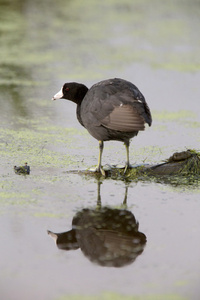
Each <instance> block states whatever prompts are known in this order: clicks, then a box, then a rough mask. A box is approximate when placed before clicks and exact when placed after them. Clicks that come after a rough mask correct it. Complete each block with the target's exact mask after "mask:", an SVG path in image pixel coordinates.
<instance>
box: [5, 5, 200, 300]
mask: <svg viewBox="0 0 200 300" xmlns="http://www.w3.org/2000/svg"><path fill="white" fill-rule="evenodd" d="M88 7H89V8H90V9H88ZM47 8H48V9H47ZM155 8H156V9H155ZM199 14H200V10H199V3H198V1H195V0H194V1H189V2H188V1H178V0H176V1H167V2H161V1H156V0H154V1H153V2H152V1H151V3H149V1H147V0H143V1H136V0H134V1H130V0H125V1H123V3H121V1H112V0H109V1H108V0H107V1H101V2H98V1H90V0H87V1H84V2H81V1H78V0H76V1H62V0H60V1H56V2H54V1H48V2H47V1H42V3H41V2H39V1H25V0H24V1H19V0H17V1H15V3H12V1H7V2H4V3H1V4H0V16H1V18H0V20H1V21H0V42H1V48H0V74H1V77H0V103H1V110H0V117H1V127H0V154H1V155H0V165H1V170H0V207H1V209H0V225H1V256H0V269H1V272H0V296H1V298H2V299H8V300H13V299H15V300H18V299H25V298H28V299H30V300H32V299H43V300H58V299H60V300H61V299H63V300H64V299H80V298H82V299H94V298H95V299H98V298H99V299H125V300H126V299H144V300H145V299H164V300H165V299H167V300H168V299H170V300H171V299H176V300H178V299H188V300H196V299H199V294H200V288H199V277H200V260H199V253H200V243H199V239H198V237H199V234H200V229H199V228H200V227H199V220H200V202H199V198H200V197H199V195H200V190H199V183H198V182H191V181H190V182H188V184H181V182H180V184H178V183H177V182H176V183H173V182H171V184H170V183H169V184H167V183H164V182H162V181H161V180H160V182H158V181H157V182H156V181H144V180H138V181H133V182H126V181H122V180H111V179H101V182H102V184H101V189H100V195H101V205H102V208H103V207H105V206H109V207H110V208H112V209H114V208H118V209H126V210H128V211H130V212H131V213H132V214H133V215H134V217H135V219H136V220H137V221H138V222H139V231H140V232H141V233H143V234H144V235H145V236H146V239H147V242H146V245H145V247H144V249H143V252H142V253H141V254H140V255H138V256H137V257H136V259H135V260H134V261H132V263H129V264H128V265H126V266H121V267H119V268H116V267H113V266H104V267H102V266H100V265H99V264H98V263H97V262H92V261H91V259H90V257H89V256H85V255H84V254H83V251H81V249H80V248H79V249H77V250H69V251H63V250H59V249H58V248H57V247H56V245H55V243H54V242H53V240H52V239H51V237H50V236H49V235H48V234H47V230H51V231H53V232H65V231H69V230H71V228H72V220H73V218H74V216H75V215H76V214H77V212H78V211H81V210H82V209H84V208H90V209H96V207H97V202H98V180H97V179H96V178H93V176H83V175H80V174H77V173H73V172H71V171H74V170H85V169H87V168H88V167H92V166H94V165H95V164H96V163H97V157H98V143H97V141H96V140H94V139H93V138H92V137H91V136H90V135H89V134H88V133H87V132H86V131H85V130H84V128H82V127H81V126H80V125H79V123H78V122H77V120H76V116H75V106H74V104H73V103H70V102H66V101H64V100H61V101H54V102H52V101H51V100H50V99H51V98H52V96H53V95H54V94H55V93H56V92H57V91H58V90H59V89H60V87H61V86H62V84H63V83H64V82H65V81H68V80H73V81H79V82H83V83H85V84H86V85H88V86H91V85H92V84H93V83H95V82H97V81H98V80H101V79H104V78H109V77H121V78H125V79H127V80H130V81H132V82H133V83H135V84H136V85H137V86H138V87H139V89H140V90H141V91H142V93H143V94H144V95H145V97H146V100H147V102H148V104H149V106H150V108H151V110H152V115H153V124H152V127H151V128H147V129H146V131H145V132H142V133H139V135H138V136H137V137H136V138H134V139H133V140H132V143H131V147H130V158H131V162H132V164H134V163H137V164H138V163H144V162H145V163H155V162H160V161H162V160H163V159H166V158H167V157H169V156H170V155H171V154H172V153H173V152H176V151H182V150H185V149H188V148H190V149H196V150H199V142H200V138H199V128H200V109H199V99H200V89H199V80H200V64H199V61H200V59H199V46H200V41H199V32H198V30H197V28H199V25H200V24H199V23H200V21H199V20H200V18H199V17H200V16H199ZM25 161H27V162H28V163H29V165H30V166H31V174H30V175H29V176H19V175H16V174H15V173H14V171H13V166H14V165H17V166H18V165H23V164H24V162H25ZM124 162H125V149H124V146H123V144H122V143H119V142H107V143H105V149H104V154H103V164H106V163H113V164H117V163H120V164H123V163H124ZM126 189H128V192H127V206H125V205H124V204H123V201H124V197H125V192H126Z"/></svg>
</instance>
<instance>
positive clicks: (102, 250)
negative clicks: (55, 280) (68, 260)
mask: <svg viewBox="0 0 200 300" xmlns="http://www.w3.org/2000/svg"><path fill="white" fill-rule="evenodd" d="M100 184H101V183H100V182H98V197H97V207H96V208H94V209H90V208H85V209H82V210H81V211H79V212H77V213H76V215H75V216H74V218H73V220H72V230H69V231H67V232H61V233H53V232H51V231H48V234H49V235H50V236H51V237H52V238H53V239H54V240H55V242H56V245H57V247H58V248H59V249H62V250H75V249H78V248H80V249H81V251H82V252H83V253H84V254H85V256H86V257H88V258H89V259H90V261H92V262H94V263H97V264H99V265H101V266H108V267H109V266H110V267H123V266H125V265H128V264H131V263H133V262H134V261H135V259H136V258H137V256H138V255H140V254H142V252H143V250H144V247H145V245H146V236H145V234H144V233H142V232H139V231H138V229H139V223H138V222H137V221H136V219H135V217H134V215H133V214H132V212H130V211H128V210H127V209H126V201H127V192H128V187H126V192H125V197H124V201H123V207H122V208H121V209H117V208H111V207H102V206H101V196H100Z"/></svg>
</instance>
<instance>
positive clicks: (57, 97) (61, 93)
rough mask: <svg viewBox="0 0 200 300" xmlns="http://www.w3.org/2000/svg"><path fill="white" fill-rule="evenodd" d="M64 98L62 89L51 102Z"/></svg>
mask: <svg viewBox="0 0 200 300" xmlns="http://www.w3.org/2000/svg"><path fill="white" fill-rule="evenodd" d="M62 97H63V92H62V88H61V90H60V91H59V92H58V93H57V94H55V95H54V96H53V98H52V99H51V100H57V99H61V98H62Z"/></svg>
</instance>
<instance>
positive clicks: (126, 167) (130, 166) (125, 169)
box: [124, 164, 134, 175]
mask: <svg viewBox="0 0 200 300" xmlns="http://www.w3.org/2000/svg"><path fill="white" fill-rule="evenodd" d="M132 168H134V167H133V166H132V165H131V164H126V165H125V168H124V175H125V174H126V172H127V170H128V169H132Z"/></svg>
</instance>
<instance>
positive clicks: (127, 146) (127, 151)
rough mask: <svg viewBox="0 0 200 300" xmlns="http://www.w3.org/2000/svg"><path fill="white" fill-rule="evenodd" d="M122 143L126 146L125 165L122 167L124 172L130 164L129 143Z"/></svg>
mask: <svg viewBox="0 0 200 300" xmlns="http://www.w3.org/2000/svg"><path fill="white" fill-rule="evenodd" d="M124 145H125V147H126V157H127V159H126V165H125V169H124V174H125V173H126V171H127V169H129V168H131V165H130V161H129V145H130V142H129V141H127V142H124Z"/></svg>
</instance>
